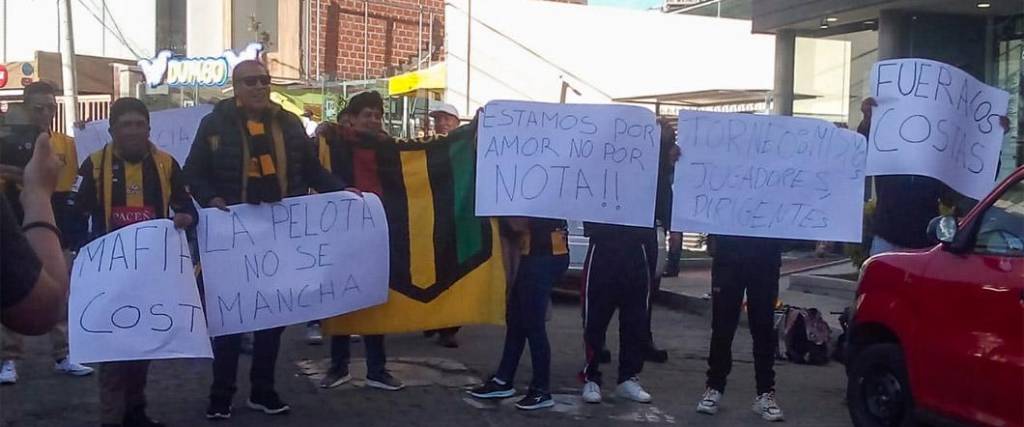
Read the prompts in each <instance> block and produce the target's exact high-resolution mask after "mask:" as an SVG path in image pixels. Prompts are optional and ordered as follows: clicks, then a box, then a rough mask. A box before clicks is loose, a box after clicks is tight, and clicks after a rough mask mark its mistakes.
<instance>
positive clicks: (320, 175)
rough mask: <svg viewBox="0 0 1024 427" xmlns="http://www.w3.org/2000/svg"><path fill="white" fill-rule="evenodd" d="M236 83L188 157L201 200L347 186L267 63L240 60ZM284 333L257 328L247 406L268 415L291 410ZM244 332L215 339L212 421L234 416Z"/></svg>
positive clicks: (229, 201)
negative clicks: (285, 398) (280, 358)
mask: <svg viewBox="0 0 1024 427" xmlns="http://www.w3.org/2000/svg"><path fill="white" fill-rule="evenodd" d="M232 86H233V88H234V91H235V97H234V98H230V99H227V100H224V101H221V102H220V103H218V104H217V106H216V107H214V109H213V112H212V113H210V114H209V115H207V116H206V117H205V118H203V121H202V123H200V125H199V130H198V132H197V133H196V139H195V141H194V142H193V143H192V150H191V151H190V152H189V156H188V160H187V161H186V162H185V175H186V179H187V180H188V184H189V186H190V188H191V190H192V194H193V195H194V196H195V198H196V200H197V201H198V202H199V204H200V205H202V206H203V207H215V208H218V209H221V210H228V208H227V207H228V206H229V205H234V204H238V203H253V204H259V203H273V202H277V201H280V200H281V199H282V198H284V197H291V196H303V195H306V194H308V193H309V190H310V189H314V190H316V191H318V192H322V193H323V192H330V191H337V190H341V189H343V188H345V187H346V184H345V183H344V182H342V180H341V179H339V178H337V177H335V176H333V175H331V174H330V173H329V172H327V171H326V170H324V169H323V168H322V167H320V164H319V162H318V161H317V158H316V153H315V152H314V146H313V144H312V142H311V141H310V140H309V138H308V137H307V136H306V131H305V129H304V128H303V126H302V122H301V121H300V120H299V118H298V117H296V116H295V115H294V114H291V113H289V112H286V111H284V110H282V109H281V107H280V106H278V105H277V104H274V103H272V102H271V101H270V74H269V72H268V71H267V68H266V67H265V66H264V65H263V64H261V63H259V62H258V61H243V62H241V63H240V64H238V66H237V67H235V69H234V74H233V76H232ZM283 331H284V328H283V327H281V328H273V329H266V330H262V331H256V332H255V342H254V344H253V360H252V370H251V373H250V376H249V378H250V381H251V382H252V392H251V394H250V397H249V400H248V402H247V404H248V406H249V407H250V408H252V409H255V410H258V411H262V412H264V413H266V414H281V413H285V412H288V411H289V410H290V409H291V408H290V407H289V406H288V405H287V404H286V403H284V402H282V401H281V399H280V397H279V396H278V395H277V392H276V391H275V390H274V368H275V364H276V363H277V353H278V348H279V347H280V344H281V332H283ZM241 337H242V335H241V334H237V335H227V336H221V337H216V338H214V340H213V355H214V361H213V385H212V387H211V390H210V406H209V408H208V409H207V411H206V417H207V418H209V419H226V418H230V417H231V400H232V397H233V396H234V393H235V390H236V387H235V379H236V376H237V374H238V356H239V353H240V351H241Z"/></svg>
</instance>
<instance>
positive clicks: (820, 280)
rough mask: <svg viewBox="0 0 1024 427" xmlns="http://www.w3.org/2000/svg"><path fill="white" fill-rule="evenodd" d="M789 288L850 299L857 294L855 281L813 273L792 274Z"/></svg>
mask: <svg viewBox="0 0 1024 427" xmlns="http://www.w3.org/2000/svg"><path fill="white" fill-rule="evenodd" d="M789 289H790V290H794V291H800V292H803V293H807V294H812V295H824V296H830V297H836V298H845V299H848V300H850V301H852V300H853V299H854V298H855V297H856V294H857V282H854V281H852V280H845V279H837V278H835V277H828V276H816V275H813V274H794V275H792V276H791V277H790V278H789Z"/></svg>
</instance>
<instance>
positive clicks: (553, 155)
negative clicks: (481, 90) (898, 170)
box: [476, 101, 661, 227]
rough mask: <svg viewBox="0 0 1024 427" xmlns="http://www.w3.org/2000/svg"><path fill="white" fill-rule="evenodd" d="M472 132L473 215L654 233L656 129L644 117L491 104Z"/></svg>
mask: <svg viewBox="0 0 1024 427" xmlns="http://www.w3.org/2000/svg"><path fill="white" fill-rule="evenodd" d="M477 132H478V137H477V172H476V214H477V215H480V216H504V215H521V216H534V217H547V218H567V219H577V220H583V221H593V222H602V223H609V224H623V225H635V226H643V227H652V226H654V198H655V193H656V190H657V182H658V156H659V154H660V151H659V150H660V138H661V128H660V127H659V126H658V124H657V123H656V122H655V119H654V113H652V112H651V111H650V110H647V109H644V108H641V107H634V106H625V105H585V104H549V103H542V102H523V101H492V102H489V103H487V106H486V107H484V110H483V113H481V115H480V117H479V124H478V128H477Z"/></svg>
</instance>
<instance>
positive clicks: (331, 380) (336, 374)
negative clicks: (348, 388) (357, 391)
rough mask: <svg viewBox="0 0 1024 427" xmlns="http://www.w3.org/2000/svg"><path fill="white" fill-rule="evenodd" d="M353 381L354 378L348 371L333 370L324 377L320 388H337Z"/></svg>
mask: <svg viewBox="0 0 1024 427" xmlns="http://www.w3.org/2000/svg"><path fill="white" fill-rule="evenodd" d="M351 380H352V376H351V375H349V374H348V369H345V370H341V369H338V370H334V369H331V370H329V371H327V375H326V376H324V379H322V380H320V388H335V387H337V386H340V385H342V384H345V383H347V382H349V381H351Z"/></svg>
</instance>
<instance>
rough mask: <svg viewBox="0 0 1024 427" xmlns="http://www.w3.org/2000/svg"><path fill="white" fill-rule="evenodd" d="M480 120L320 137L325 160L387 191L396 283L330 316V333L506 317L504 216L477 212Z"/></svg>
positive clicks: (368, 187)
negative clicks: (382, 295) (411, 135)
mask: <svg viewBox="0 0 1024 427" xmlns="http://www.w3.org/2000/svg"><path fill="white" fill-rule="evenodd" d="M475 139H476V129H475V126H474V125H470V126H463V127H461V128H459V129H456V130H455V131H453V132H452V133H450V134H448V135H447V136H440V137H432V138H427V139H417V140H387V141H371V140H354V139H353V138H333V139H332V140H331V143H332V144H338V145H337V146H328V145H327V142H326V141H321V149H320V157H321V163H323V164H324V166H325V167H327V168H328V169H330V170H332V171H333V172H335V173H340V174H341V175H343V176H344V177H345V178H347V182H352V183H354V185H355V186H356V187H358V188H359V189H360V190H362V191H366V192H372V193H375V194H377V195H379V196H380V198H381V200H382V201H383V204H384V210H385V212H387V216H388V231H389V233H390V240H391V241H390V244H391V282H390V287H391V292H390V294H389V296H388V302H387V303H386V304H384V305H381V306H377V307H372V308H369V309H366V310H361V311H358V312H355V313H351V314H347V315H344V316H340V317H336V318H333V319H330V320H329V321H327V322H326V327H327V331H328V333H331V334H342V333H346V334H363V335H371V334H385V333H400V332H411V331H419V330H426V329H436V328H444V327H450V326H460V325H470V324H480V323H491V324H502V323H504V319H505V270H504V266H503V265H502V256H501V242H500V239H499V238H498V228H497V222H496V221H495V220H493V219H488V218H478V217H477V216H476V214H475V200H474V198H475V191H476V186H475V181H476V169H475V164H476V144H475Z"/></svg>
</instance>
